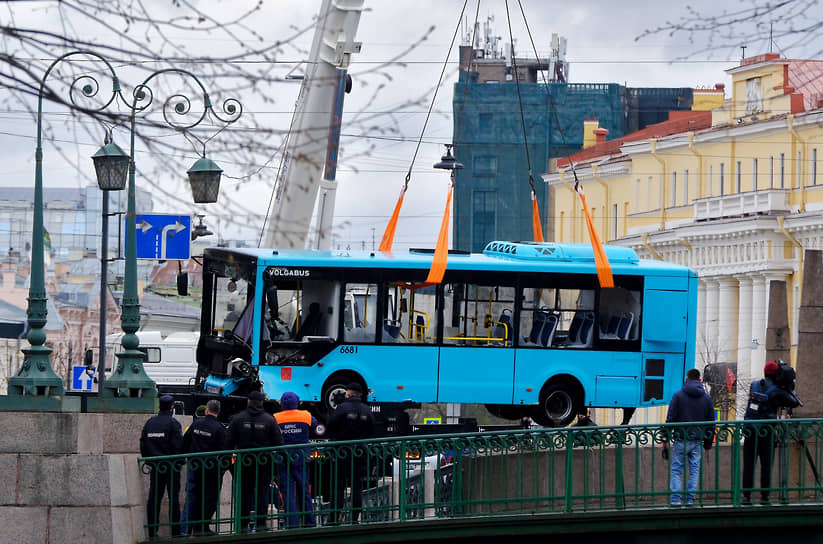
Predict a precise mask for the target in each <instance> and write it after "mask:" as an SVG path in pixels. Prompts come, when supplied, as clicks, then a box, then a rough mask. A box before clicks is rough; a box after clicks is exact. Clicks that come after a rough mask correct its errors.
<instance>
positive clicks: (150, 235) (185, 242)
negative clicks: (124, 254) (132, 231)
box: [135, 214, 191, 260]
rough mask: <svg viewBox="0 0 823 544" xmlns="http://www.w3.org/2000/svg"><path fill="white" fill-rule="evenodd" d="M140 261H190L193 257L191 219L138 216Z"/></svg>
mask: <svg viewBox="0 0 823 544" xmlns="http://www.w3.org/2000/svg"><path fill="white" fill-rule="evenodd" d="M135 226H136V227H137V258H138V259H160V260H166V259H188V258H189V257H190V256H191V217H190V216H188V215H159V214H155V215H143V214H138V215H137V216H136V224H135Z"/></svg>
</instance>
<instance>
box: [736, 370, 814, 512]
mask: <svg viewBox="0 0 823 544" xmlns="http://www.w3.org/2000/svg"><path fill="white" fill-rule="evenodd" d="M763 374H764V377H763V379H762V380H757V381H755V382H753V383H752V385H751V388H750V389H749V402H748V406H747V408H746V414H745V415H744V416H743V419H744V420H747V421H754V420H762V419H765V420H770V419H777V416H778V410H780V409H782V408H786V409H787V412H788V415H789V416H790V415H791V409H792V408H795V407H797V406H800V401H799V400H798V398H797V396H795V394H794V379H795V372H794V369H792V367H790V366H789V365H787V364H786V363H784V362H783V361H779V362H775V361H769V362H768V363H766V366H765V367H764V368H763ZM743 436H744V437H745V438H744V439H743V504H744V505H748V504H751V503H752V485H753V483H754V462H755V457H757V458H759V459H760V488H761V489H760V504H769V503H770V500H769V488H770V487H771V472H772V454H773V453H774V446H775V439H776V438H775V437H776V433H775V424H774V423H750V424H746V425H744V426H743Z"/></svg>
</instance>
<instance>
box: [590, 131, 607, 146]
mask: <svg viewBox="0 0 823 544" xmlns="http://www.w3.org/2000/svg"><path fill="white" fill-rule="evenodd" d="M608 133H609V129H607V128H596V129H594V145H600V144H604V143H606V134H608Z"/></svg>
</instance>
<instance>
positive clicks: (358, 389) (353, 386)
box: [346, 382, 363, 393]
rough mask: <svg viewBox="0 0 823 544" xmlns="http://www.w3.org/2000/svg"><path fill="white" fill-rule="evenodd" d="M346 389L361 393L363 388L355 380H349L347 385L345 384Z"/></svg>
mask: <svg viewBox="0 0 823 544" xmlns="http://www.w3.org/2000/svg"><path fill="white" fill-rule="evenodd" d="M346 389H348V390H349V391H354V392H355V393H363V388H362V387H360V384H359V383H357V382H351V383H350V384H349V385H347V386H346Z"/></svg>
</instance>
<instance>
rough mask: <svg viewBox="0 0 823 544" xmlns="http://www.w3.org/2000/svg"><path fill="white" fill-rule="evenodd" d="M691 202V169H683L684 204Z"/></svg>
mask: <svg viewBox="0 0 823 544" xmlns="http://www.w3.org/2000/svg"><path fill="white" fill-rule="evenodd" d="M688 203H689V171H688V170H683V204H688Z"/></svg>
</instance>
